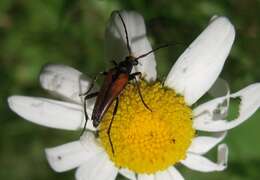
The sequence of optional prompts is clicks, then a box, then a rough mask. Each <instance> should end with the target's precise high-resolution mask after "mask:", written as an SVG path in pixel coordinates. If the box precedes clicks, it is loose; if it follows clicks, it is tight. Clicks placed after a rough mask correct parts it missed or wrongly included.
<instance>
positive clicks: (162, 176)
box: [155, 170, 175, 180]
mask: <svg viewBox="0 0 260 180" xmlns="http://www.w3.org/2000/svg"><path fill="white" fill-rule="evenodd" d="M161 179H163V180H175V179H173V177H172V176H171V174H170V173H169V172H168V171H167V170H166V171H162V172H157V173H156V174H155V180H161Z"/></svg>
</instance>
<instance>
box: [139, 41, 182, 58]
mask: <svg viewBox="0 0 260 180" xmlns="http://www.w3.org/2000/svg"><path fill="white" fill-rule="evenodd" d="M174 45H178V44H164V45H161V46H159V47H157V48H155V49H152V50H151V51H148V52H147V53H145V54H142V55H140V56H138V57H137V58H135V60H138V59H141V58H144V57H146V56H148V55H149V54H151V53H153V52H155V51H157V50H159V49H162V48H166V47H169V46H174Z"/></svg>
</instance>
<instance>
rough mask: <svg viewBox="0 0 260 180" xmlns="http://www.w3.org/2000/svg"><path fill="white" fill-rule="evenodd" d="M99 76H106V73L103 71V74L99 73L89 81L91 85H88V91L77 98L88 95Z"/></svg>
mask: <svg viewBox="0 0 260 180" xmlns="http://www.w3.org/2000/svg"><path fill="white" fill-rule="evenodd" d="M100 75H107V72H105V71H104V72H100V73H99V74H97V75H96V76H95V78H94V79H93V80H92V81H91V84H90V86H89V88H88V90H87V91H86V92H84V93H82V94H79V96H86V95H87V94H88V93H90V91H91V90H92V88H93V87H94V85H95V82H96V81H97V79H98V77H99V76H100Z"/></svg>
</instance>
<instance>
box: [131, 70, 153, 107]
mask: <svg viewBox="0 0 260 180" xmlns="http://www.w3.org/2000/svg"><path fill="white" fill-rule="evenodd" d="M137 73H138V72H136V73H133V74H136V75H134V76H132V77H133V79H134V83H135V86H136V88H137V91H138V94H139V96H140V98H141V101H142V103H143V104H144V106H145V107H146V109H148V110H149V111H151V112H152V110H151V109H150V108H149V106H148V105H147V104H146V103H145V102H144V98H143V96H142V93H141V90H140V85H139V83H138V81H137V79H136V77H135V76H137V75H139V74H137ZM133 74H131V75H133ZM130 77H131V76H130Z"/></svg>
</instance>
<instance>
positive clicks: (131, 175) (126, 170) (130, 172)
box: [119, 168, 136, 180]
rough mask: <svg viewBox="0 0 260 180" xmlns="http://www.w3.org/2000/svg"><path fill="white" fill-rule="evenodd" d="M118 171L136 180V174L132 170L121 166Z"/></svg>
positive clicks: (131, 179)
mask: <svg viewBox="0 0 260 180" xmlns="http://www.w3.org/2000/svg"><path fill="white" fill-rule="evenodd" d="M119 173H120V174H122V175H123V176H124V177H126V178H128V179H130V180H136V176H135V173H134V172H133V171H130V170H128V169H125V168H123V169H119Z"/></svg>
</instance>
